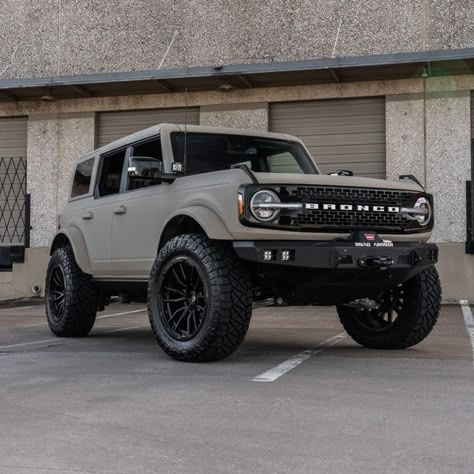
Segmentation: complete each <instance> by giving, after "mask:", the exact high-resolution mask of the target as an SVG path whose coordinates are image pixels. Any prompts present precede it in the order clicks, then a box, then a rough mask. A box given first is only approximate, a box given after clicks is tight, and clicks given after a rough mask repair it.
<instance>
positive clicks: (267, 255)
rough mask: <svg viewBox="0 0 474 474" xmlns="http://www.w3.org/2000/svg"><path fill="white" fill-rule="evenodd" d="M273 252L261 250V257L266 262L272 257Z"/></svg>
mask: <svg viewBox="0 0 474 474" xmlns="http://www.w3.org/2000/svg"><path fill="white" fill-rule="evenodd" d="M274 255H275V252H274V251H273V250H264V251H263V259H264V260H265V261H266V262H270V261H272V260H273V259H274Z"/></svg>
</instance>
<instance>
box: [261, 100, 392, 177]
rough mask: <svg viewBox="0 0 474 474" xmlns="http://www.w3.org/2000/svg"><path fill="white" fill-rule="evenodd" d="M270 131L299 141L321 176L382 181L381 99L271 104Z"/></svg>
mask: <svg viewBox="0 0 474 474" xmlns="http://www.w3.org/2000/svg"><path fill="white" fill-rule="evenodd" d="M270 129H271V130H272V131H273V132H281V133H289V134H290V135H296V136H297V137H299V138H301V139H302V140H303V141H304V142H305V144H306V146H307V147H308V149H309V150H310V152H311V154H312V155H313V156H314V158H315V159H316V161H317V163H318V165H319V166H320V168H321V171H322V172H323V173H329V172H331V171H335V170H336V169H338V168H345V169H351V170H352V171H353V172H354V174H356V175H359V176H368V177H371V178H385V175H386V172H385V168H386V165H385V98H384V97H370V98H362V99H340V100H339V99H338V100H318V101H304V102H282V103H277V104H272V105H271V107H270Z"/></svg>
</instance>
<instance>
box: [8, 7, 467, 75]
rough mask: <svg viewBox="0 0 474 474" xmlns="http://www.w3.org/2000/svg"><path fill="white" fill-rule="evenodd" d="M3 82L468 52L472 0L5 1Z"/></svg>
mask: <svg viewBox="0 0 474 474" xmlns="http://www.w3.org/2000/svg"><path fill="white" fill-rule="evenodd" d="M1 6H2V8H1V9H0V38H1V40H2V47H1V48H0V65H1V69H4V68H5V67H6V69H5V71H4V72H3V78H4V79H9V78H24V77H51V76H55V75H58V76H59V75H67V74H83V73H102V72H109V71H138V70H146V69H157V68H159V67H162V68H163V69H170V68H177V67H189V66H214V65H222V64H238V63H247V64H248V63H259V62H266V63H270V62H275V61H287V60H304V59H310V58H321V57H331V56H335V57H344V56H357V55H368V54H387V53H397V52H410V51H424V50H430V49H431V50H434V49H448V48H465V47H472V46H473V45H474V13H473V11H474V9H473V8H472V0H449V1H448V0H358V1H355V0H265V1H263V0H260V1H249V0H173V1H172V2H171V1H169V0H107V1H105V0H104V1H97V0H81V1H71V0H69V1H66V0H40V1H32V0H2V2H1Z"/></svg>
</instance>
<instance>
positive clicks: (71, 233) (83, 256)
mask: <svg viewBox="0 0 474 474" xmlns="http://www.w3.org/2000/svg"><path fill="white" fill-rule="evenodd" d="M66 245H70V246H71V248H72V251H73V253H74V258H75V260H76V263H77V266H78V267H79V268H80V269H81V271H82V272H84V273H87V274H89V275H92V267H91V263H90V259H89V252H88V251H87V245H86V241H85V239H84V236H83V235H82V232H81V231H80V230H79V229H77V228H76V227H70V228H68V229H67V230H66V229H61V230H60V231H59V232H58V233H57V234H56V236H55V237H54V239H53V242H52V243H51V248H50V251H49V254H50V255H53V253H54V252H55V251H56V250H57V249H58V248H61V247H64V246H66Z"/></svg>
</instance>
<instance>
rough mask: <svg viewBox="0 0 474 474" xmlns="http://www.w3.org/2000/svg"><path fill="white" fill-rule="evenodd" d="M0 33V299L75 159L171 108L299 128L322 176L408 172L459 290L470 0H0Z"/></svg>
mask: <svg viewBox="0 0 474 474" xmlns="http://www.w3.org/2000/svg"><path fill="white" fill-rule="evenodd" d="M0 37H1V43H2V48H1V49H0V210H1V212H0V262H1V265H2V270H3V271H1V272H0V297H17V296H27V295H31V294H32V286H33V285H39V286H40V287H42V286H43V278H44V271H45V266H46V263H47V259H48V249H47V247H48V244H49V242H50V239H51V238H52V236H53V234H54V232H55V229H56V220H57V216H58V213H60V212H61V208H62V206H63V204H64V202H65V200H66V198H67V190H68V184H69V176H70V174H71V172H72V166H71V164H72V163H73V162H74V161H75V160H76V159H77V158H78V157H79V155H81V154H82V153H86V152H88V151H90V150H92V149H93V148H94V147H96V146H98V145H103V144H105V143H107V142H110V141H112V140H114V139H116V138H118V137H120V136H123V135H126V134H128V133H131V132H133V131H136V130H139V129H141V128H144V127H146V126H149V125H152V124H156V123H159V122H184V120H185V117H186V120H187V122H188V123H201V124H206V125H208V124H212V125H225V126H235V127H243V128H259V129H263V130H274V131H285V132H287V133H291V134H295V135H298V136H300V137H302V138H303V139H304V140H305V141H306V143H307V144H308V145H309V148H310V150H311V151H312V153H313V154H314V156H315V157H316V159H317V160H318V162H319V163H320V164H321V165H322V169H323V171H325V172H327V171H330V170H334V169H337V168H341V167H342V168H350V169H353V170H354V171H355V172H356V174H359V175H363V176H374V177H388V178H392V179H397V177H398V175H400V174H414V175H416V176H417V177H418V179H419V180H420V181H422V182H423V183H424V185H426V187H427V188H428V190H429V191H430V192H432V193H433V194H434V196H435V206H436V213H437V214H436V226H435V232H434V236H433V240H434V241H435V242H437V243H439V245H440V248H441V253H440V255H441V257H440V258H441V262H440V265H439V268H440V271H441V275H442V280H443V285H444V297H445V299H459V298H463V299H464V298H469V299H471V300H474V255H470V254H467V253H466V246H465V244H466V232H467V227H468V219H467V217H466V213H467V197H466V189H467V187H466V182H467V181H468V180H470V177H471V169H472V158H471V156H472V155H471V153H472V151H471V150H472V139H473V130H474V125H473V124H474V120H473V117H474V112H473V109H474V107H473V100H472V91H473V90H474V1H473V0H358V1H356V0H268V1H250V0H233V1H230V0H174V1H166V0H107V1H106V0H82V1H77V0H39V1H37V2H31V1H29V0H4V1H3V2H2V8H1V10H0ZM186 89H187V91H188V93H187V94H186V93H185V90H186ZM186 104H187V110H186V111H185V106H186ZM29 202H30V203H31V206H28V203H29ZM28 224H29V225H28ZM29 226H31V230H29Z"/></svg>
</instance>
